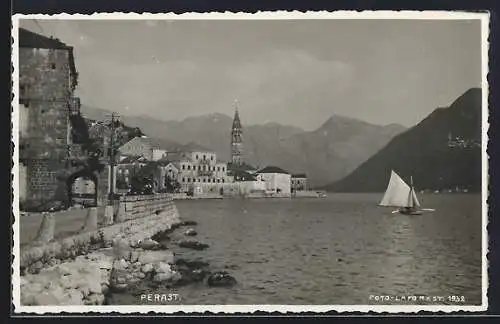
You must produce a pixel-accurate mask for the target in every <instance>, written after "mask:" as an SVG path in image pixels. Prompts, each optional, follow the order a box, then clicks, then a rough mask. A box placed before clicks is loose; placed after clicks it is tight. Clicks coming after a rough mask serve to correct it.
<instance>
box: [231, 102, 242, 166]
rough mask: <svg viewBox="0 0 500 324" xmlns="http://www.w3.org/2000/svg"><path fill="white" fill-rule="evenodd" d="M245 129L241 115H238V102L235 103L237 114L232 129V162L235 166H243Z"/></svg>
mask: <svg viewBox="0 0 500 324" xmlns="http://www.w3.org/2000/svg"><path fill="white" fill-rule="evenodd" d="M242 135H243V129H242V127H241V121H240V115H239V113H238V105H237V101H235V112H234V119H233V127H232V129H231V162H232V164H233V165H242V164H243V137H242Z"/></svg>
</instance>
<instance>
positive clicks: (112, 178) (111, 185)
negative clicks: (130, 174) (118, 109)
mask: <svg viewBox="0 0 500 324" xmlns="http://www.w3.org/2000/svg"><path fill="white" fill-rule="evenodd" d="M118 117H120V116H119V115H117V114H115V113H114V112H113V113H112V114H111V135H110V136H111V137H110V141H109V142H110V146H111V148H110V149H111V151H110V153H109V172H110V183H109V200H110V201H111V202H112V201H113V200H114V197H115V195H114V193H115V121H116V120H117V119H118ZM115 118H117V119H115Z"/></svg>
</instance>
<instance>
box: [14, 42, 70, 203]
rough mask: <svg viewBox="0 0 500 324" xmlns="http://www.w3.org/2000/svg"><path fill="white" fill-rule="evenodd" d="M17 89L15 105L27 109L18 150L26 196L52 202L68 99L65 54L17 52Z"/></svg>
mask: <svg viewBox="0 0 500 324" xmlns="http://www.w3.org/2000/svg"><path fill="white" fill-rule="evenodd" d="M19 85H20V89H19V90H20V91H19V102H20V103H22V104H23V105H24V106H25V107H27V109H29V115H28V118H27V119H28V120H27V123H28V125H27V131H26V132H25V133H24V134H23V135H22V137H23V138H22V140H21V143H22V146H21V147H20V151H21V152H20V156H21V159H22V160H23V162H24V163H25V164H26V166H27V174H28V183H27V193H26V196H27V197H29V199H30V200H32V201H34V202H35V201H36V202H39V203H43V202H46V201H50V200H52V199H53V198H54V194H55V193H56V190H57V187H58V181H57V179H56V175H57V171H59V170H61V169H63V168H64V167H65V160H66V154H67V145H68V130H69V121H68V104H69V100H70V98H71V95H72V89H71V76H70V62H69V51H68V50H65V49H35V48H20V49H19Z"/></svg>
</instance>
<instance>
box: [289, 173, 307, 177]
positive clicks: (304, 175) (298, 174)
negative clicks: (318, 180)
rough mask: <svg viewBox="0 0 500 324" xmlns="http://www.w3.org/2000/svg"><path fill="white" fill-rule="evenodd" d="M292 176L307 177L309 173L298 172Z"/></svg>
mask: <svg viewBox="0 0 500 324" xmlns="http://www.w3.org/2000/svg"><path fill="white" fill-rule="evenodd" d="M292 178H307V175H306V174H305V173H296V174H292Z"/></svg>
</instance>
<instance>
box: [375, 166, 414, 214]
mask: <svg viewBox="0 0 500 324" xmlns="http://www.w3.org/2000/svg"><path fill="white" fill-rule="evenodd" d="M410 204H414V205H415V206H420V203H419V202H418V199H417V196H416V195H415V192H414V191H413V190H412V189H411V188H410V186H408V185H407V184H406V182H404V181H403V179H401V177H400V176H399V175H398V174H397V173H396V172H394V171H391V179H390V180H389V185H388V186H387V190H386V191H385V195H384V197H383V198H382V201H381V202H380V206H391V207H412V205H410Z"/></svg>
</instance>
